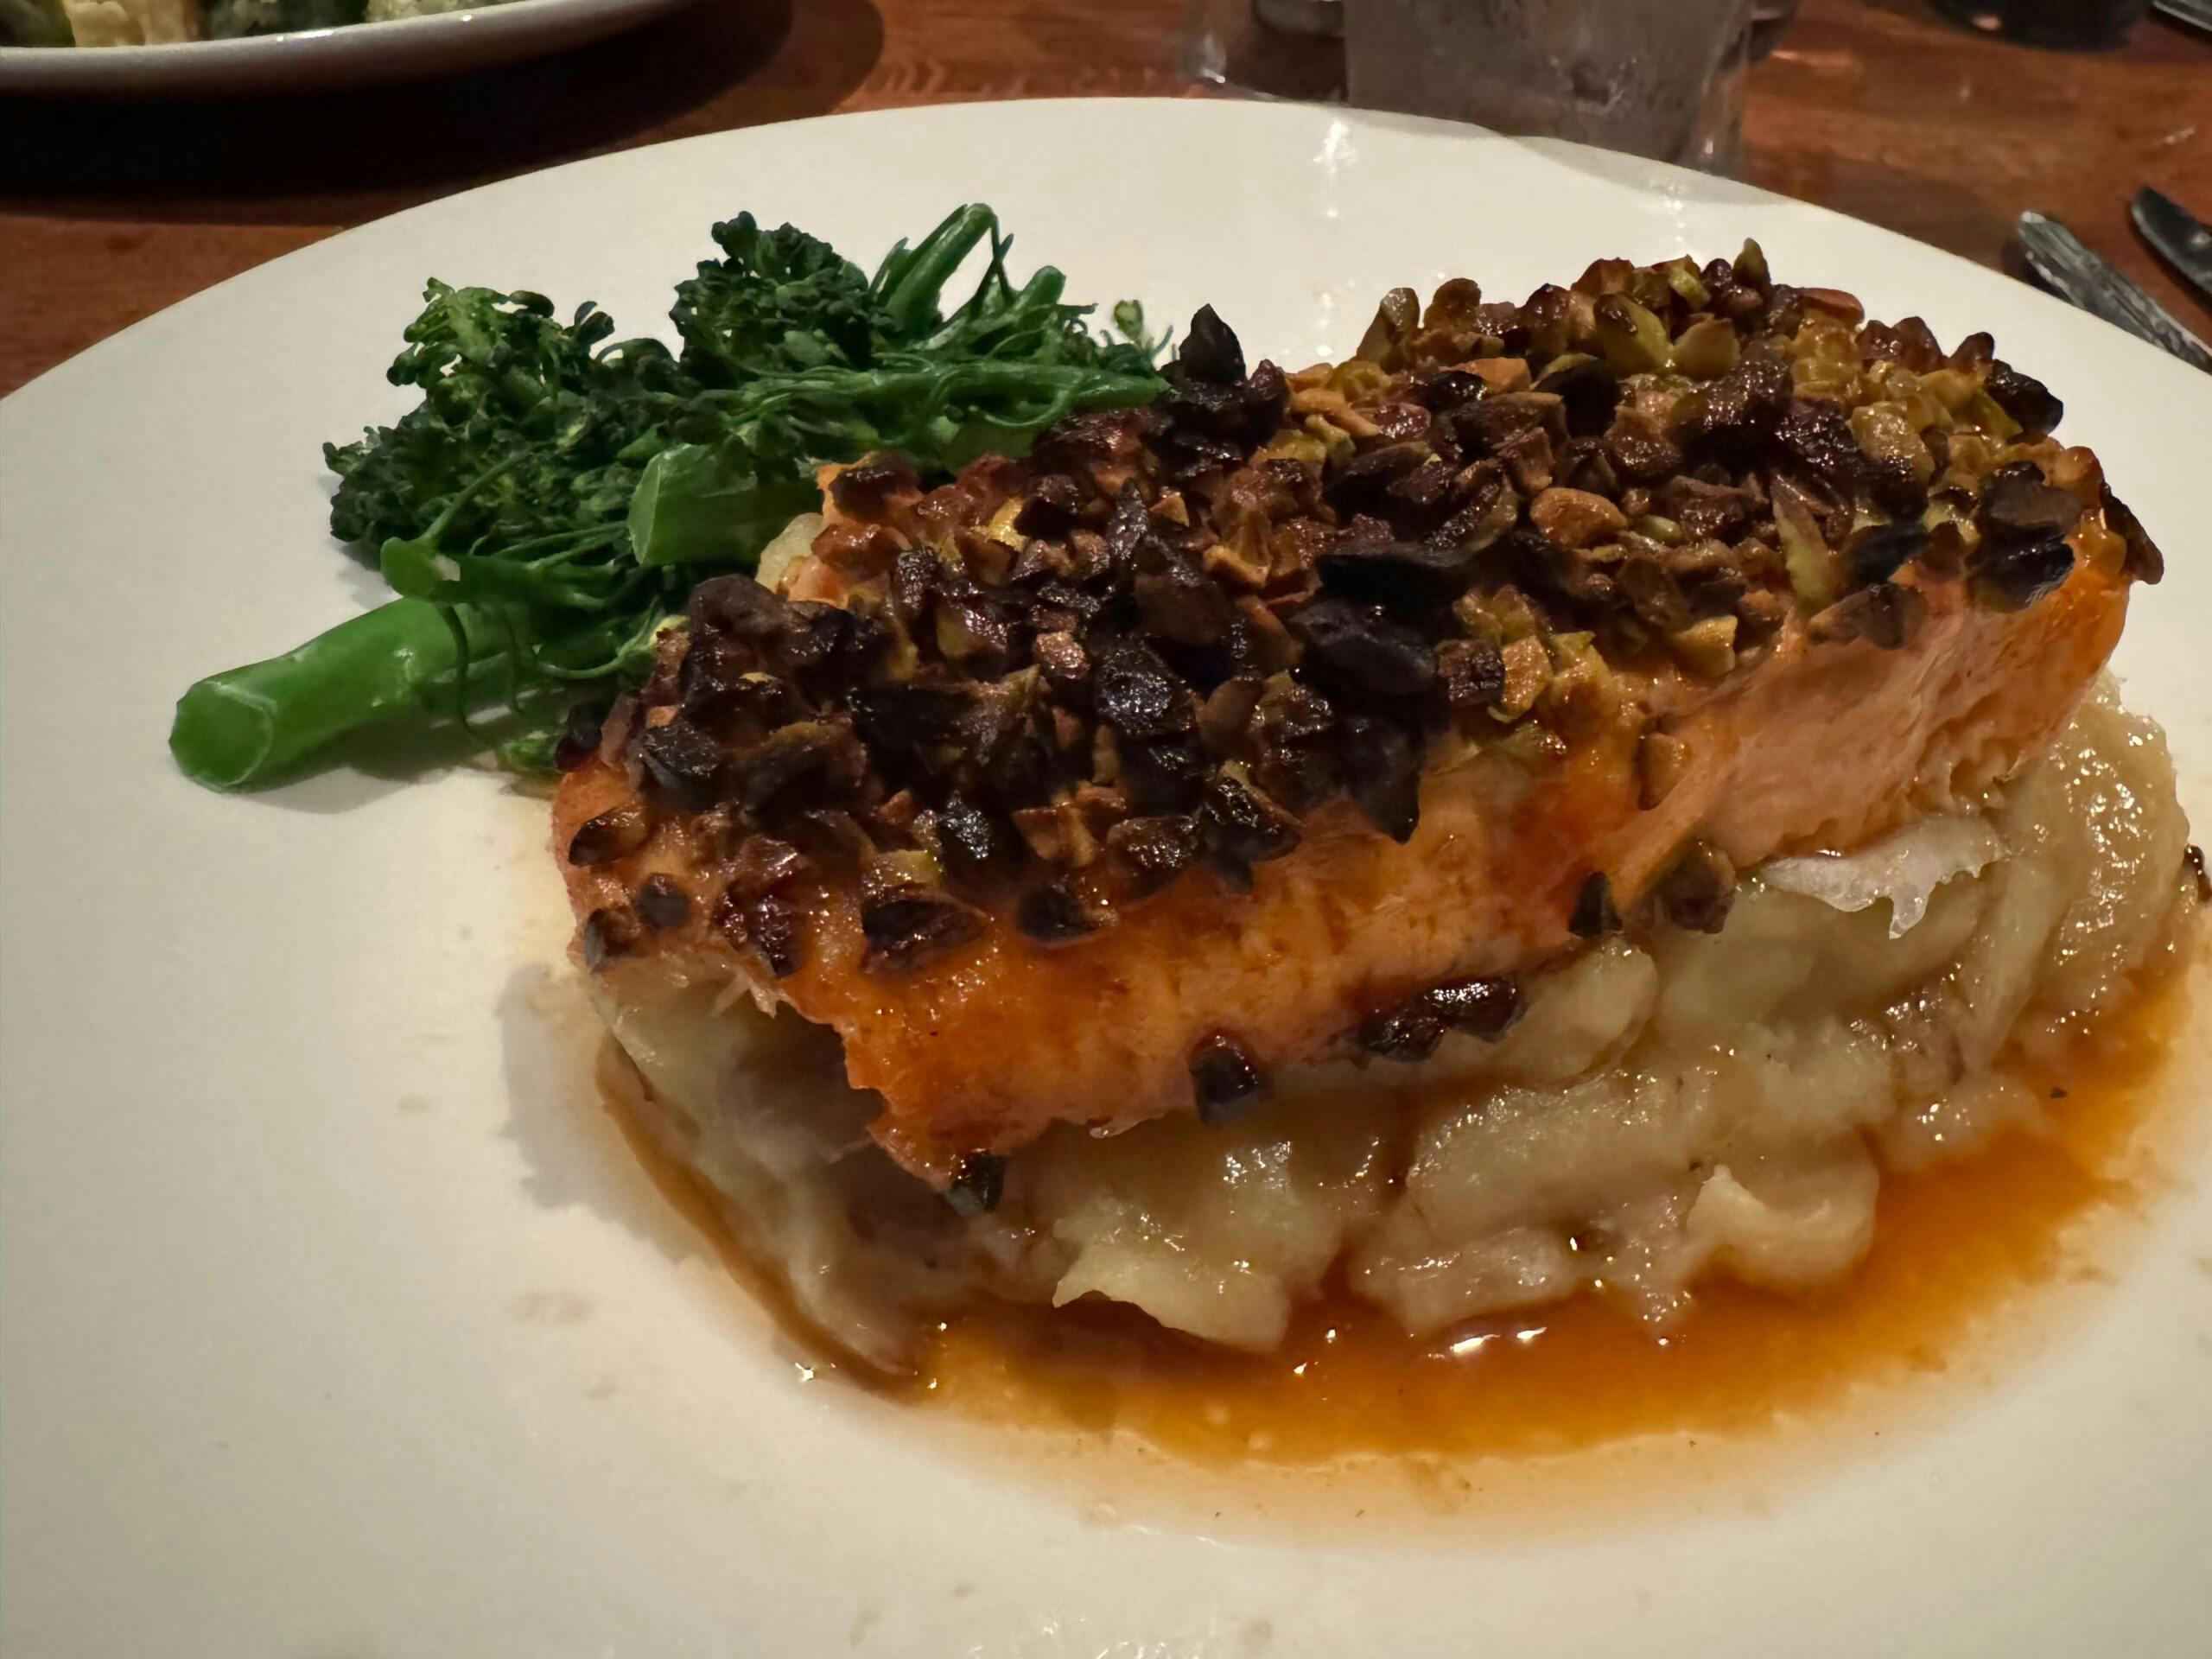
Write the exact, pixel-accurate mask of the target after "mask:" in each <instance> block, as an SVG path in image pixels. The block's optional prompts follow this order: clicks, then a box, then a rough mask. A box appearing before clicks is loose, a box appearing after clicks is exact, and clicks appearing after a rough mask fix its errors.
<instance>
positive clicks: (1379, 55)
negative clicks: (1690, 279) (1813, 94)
mask: <svg viewBox="0 0 2212 1659" xmlns="http://www.w3.org/2000/svg"><path fill="white" fill-rule="evenodd" d="M1766 10H1767V12H1768V13H1769V14H1770V15H1771V14H1773V13H1775V12H1777V10H1778V11H1781V12H1782V13H1783V15H1784V16H1786V14H1787V10H1788V6H1787V4H1781V5H1777V4H1776V3H1771V0H1770V3H1768V4H1767V5H1766ZM1756 11H1757V0H1345V3H1344V67H1345V80H1346V92H1347V96H1348V98H1349V100H1350V101H1351V103H1353V104H1357V105H1363V106H1364V107H1366V108H1370V109H1383V110H1398V111H1405V112H1407V113H1408V114H1414V115H1440V116H1444V117H1447V118H1451V119H1454V120H1460V121H1472V122H1475V123H1478V124H1480V125H1483V126H1485V127H1490V128H1493V129H1495V130H1497V131H1499V132H1510V133H1522V134H1533V135H1541V136H1543V137H1554V138H1571V139H1573V140H1575V141H1577V142H1578V143H1586V144H1596V145H1599V147H1601V148H1603V149H1618V150H1628V151H1630V152H1632V153H1634V154H1636V155H1638V156H1653V157H1655V158H1656V159H1658V160H1660V161H1666V162H1681V163H1684V164H1685V165H1688V166H1691V167H1701V168H1708V169H1712V170H1716V171H1726V170H1727V169H1728V168H1732V167H1733V166H1734V165H1735V162H1736V159H1737V156H1738V149H1739V146H1740V142H1741V135H1742V130H1743V115H1744V101H1743V98H1744V94H1743V79H1744V69H1745V64H1746V63H1747V62H1748V61H1749V60H1750V55H1751V32H1752V27H1753V23H1754V22H1755V14H1756Z"/></svg>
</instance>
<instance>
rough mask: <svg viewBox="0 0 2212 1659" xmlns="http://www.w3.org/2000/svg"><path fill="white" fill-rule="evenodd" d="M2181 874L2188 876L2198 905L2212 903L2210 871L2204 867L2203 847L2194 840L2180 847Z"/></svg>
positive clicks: (2211, 874) (2211, 877) (2211, 876)
mask: <svg viewBox="0 0 2212 1659" xmlns="http://www.w3.org/2000/svg"><path fill="white" fill-rule="evenodd" d="M2181 868H2182V871H2183V874H2185V875H2187V876H2188V877H2189V878H2190V887H2191V890H2192V891H2193V892H2194V893H2196V902H2197V903H2198V904H2200V905H2212V873H2208V872H2207V871H2206V869H2205V867H2204V849H2202V847H2200V846H2198V845H2197V844H2196V842H2193V841H2192V842H2190V843H2189V845H2188V846H2186V847H2184V848H2183V849H2181Z"/></svg>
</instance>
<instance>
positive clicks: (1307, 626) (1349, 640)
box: [1290, 599, 1436, 697]
mask: <svg viewBox="0 0 2212 1659" xmlns="http://www.w3.org/2000/svg"><path fill="white" fill-rule="evenodd" d="M1290 631H1291V633H1292V634H1293V636H1294V637H1295V638H1296V639H1297V640H1298V641H1299V643H1300V644H1301V645H1304V646H1305V647H1306V653H1307V655H1308V658H1310V660H1311V661H1312V662H1313V664H1315V665H1316V666H1317V667H1318V668H1319V670H1320V671H1322V672H1323V673H1325V674H1326V675H1327V676H1328V677H1330V678H1331V679H1332V680H1338V681H1342V682H1344V683H1347V684H1349V685H1351V686H1354V687H1357V689H1359V690H1363V691H1366V692H1370V693H1372V694H1373V695H1375V696H1385V697H1405V696H1414V694H1415V693H1417V692H1421V691H1425V690H1427V689H1428V688H1429V687H1430V686H1431V685H1433V684H1434V683H1435V682H1436V652H1435V651H1434V650H1433V648H1432V647H1431V646H1430V645H1429V643H1428V641H1427V640H1426V639H1423V638H1422V637H1421V635H1420V634H1419V633H1418V632H1415V631H1414V630H1413V629H1412V628H1409V627H1408V626H1405V625H1404V624H1402V623H1399V622H1394V621H1392V620H1390V619H1389V617H1387V616H1385V615H1384V614H1383V613H1382V611H1380V610H1379V609H1376V608H1373V607H1368V606H1363V605H1355V604H1353V603H1351V601H1349V600H1343V599H1320V600H1316V601H1314V602H1313V604H1311V605H1308V606H1306V607H1304V608H1303V609H1301V610H1300V611H1299V612H1298V613H1296V614H1294V616H1293V617H1292V618H1291V619H1290Z"/></svg>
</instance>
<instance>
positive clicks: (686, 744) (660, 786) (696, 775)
mask: <svg viewBox="0 0 2212 1659" xmlns="http://www.w3.org/2000/svg"><path fill="white" fill-rule="evenodd" d="M636 747H637V755H638V759H639V760H641V761H643V762H644V763H645V775H646V776H647V777H648V778H650V779H652V784H653V788H654V791H655V792H656V793H657V794H658V796H659V797H660V798H661V799H663V800H664V801H666V802H667V803H668V804H670V805H671V806H672V807H674V808H675V809H676V810H677V811H679V812H703V811H705V810H707V809H708V808H709V807H710V806H712V805H713V804H715V802H716V801H717V800H719V799H721V786H722V779H723V760H722V752H721V746H720V745H719V744H717V743H716V742H715V741H714V739H712V738H711V737H709V736H708V735H707V734H705V733H704V732H702V731H701V730H700V729H699V728H697V727H696V726H694V725H693V724H692V723H691V722H690V721H688V720H685V719H683V717H682V716H680V715H679V716H678V717H677V718H676V719H674V720H671V721H664V722H663V723H662V724H660V725H658V726H648V727H647V728H645V731H644V733H643V734H640V735H639V739H638V741H637V745H636Z"/></svg>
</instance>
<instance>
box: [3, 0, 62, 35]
mask: <svg viewBox="0 0 2212 1659" xmlns="http://www.w3.org/2000/svg"><path fill="white" fill-rule="evenodd" d="M74 44H76V41H75V37H74V36H73V35H72V34H71V33H70V29H69V16H68V14H67V13H66V12H65V11H63V10H61V0H0V46H73V45H74Z"/></svg>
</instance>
